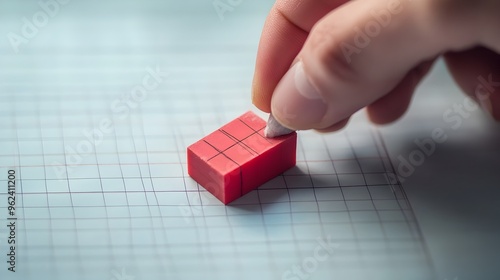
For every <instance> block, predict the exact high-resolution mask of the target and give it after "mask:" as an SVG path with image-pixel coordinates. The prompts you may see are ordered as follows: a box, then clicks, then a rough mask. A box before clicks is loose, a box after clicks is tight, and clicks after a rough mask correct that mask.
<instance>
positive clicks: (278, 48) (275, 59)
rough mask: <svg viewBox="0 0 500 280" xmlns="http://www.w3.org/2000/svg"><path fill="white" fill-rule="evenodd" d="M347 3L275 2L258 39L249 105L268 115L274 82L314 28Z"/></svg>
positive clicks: (328, 0)
mask: <svg viewBox="0 0 500 280" xmlns="http://www.w3.org/2000/svg"><path fill="white" fill-rule="evenodd" d="M346 2H348V0H277V1H276V3H275V4H274V6H273V7H272V9H271V11H270V12H269V15H268V16H267V19H266V23H265V25H264V30H263V31H262V36H261V39H260V44H259V50H258V53H257V61H256V65H255V73H254V79H253V84H252V101H253V103H254V104H255V106H257V108H259V109H260V110H262V111H264V112H270V111H271V96H272V94H273V91H274V89H275V88H276V86H277V85H278V82H279V81H280V80H281V78H282V77H283V76H284V75H285V73H286V72H287V71H288V69H289V68H290V65H291V64H292V62H293V60H294V59H295V57H296V56H297V54H298V53H299V51H300V50H301V49H302V46H303V45H304V42H305V41H306V39H307V36H308V35H309V32H310V31H311V29H312V27H313V26H314V24H315V23H316V22H317V21H318V20H320V19H321V18H322V17H324V16H325V15H326V14H327V13H329V12H330V11H332V10H333V9H335V8H337V7H339V6H340V5H342V4H344V3H346Z"/></svg>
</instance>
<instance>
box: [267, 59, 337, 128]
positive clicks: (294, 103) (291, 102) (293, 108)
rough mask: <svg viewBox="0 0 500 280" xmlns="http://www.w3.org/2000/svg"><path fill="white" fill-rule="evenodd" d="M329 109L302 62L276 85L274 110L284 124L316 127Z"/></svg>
mask: <svg viewBox="0 0 500 280" xmlns="http://www.w3.org/2000/svg"><path fill="white" fill-rule="evenodd" d="M326 110H327V105H326V103H325V101H324V100H323V98H322V96H321V95H320V94H319V92H318V91H317V90H316V88H315V87H314V86H313V85H312V84H311V82H310V81H309V78H308V77H307V75H306V73H305V72H304V67H303V64H302V62H300V61H299V62H297V63H296V64H295V65H294V66H293V67H292V68H290V70H288V72H287V73H286V74H285V76H284V77H283V78H282V79H281V81H280V83H279V84H278V86H277V87H276V89H275V91H274V94H273V99H272V112H273V115H274V116H275V117H276V119H277V120H278V121H279V122H280V123H282V124H283V125H284V126H286V127H288V128H291V129H295V130H299V129H310V128H316V125H317V124H318V123H320V122H321V120H322V119H323V117H324V115H325V113H326Z"/></svg>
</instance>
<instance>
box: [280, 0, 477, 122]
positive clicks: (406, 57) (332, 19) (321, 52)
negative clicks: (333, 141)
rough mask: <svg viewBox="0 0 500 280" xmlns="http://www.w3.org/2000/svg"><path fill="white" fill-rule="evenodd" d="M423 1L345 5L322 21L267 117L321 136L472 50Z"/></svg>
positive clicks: (378, 0) (470, 40)
mask: <svg viewBox="0 0 500 280" xmlns="http://www.w3.org/2000/svg"><path fill="white" fill-rule="evenodd" d="M430 2H432V0H422V1H411V0H391V1H387V0H374V1H351V2H349V3H347V4H345V5H344V6H342V7H340V8H338V9H336V10H334V11H332V12H331V13H329V14H328V15H326V16H325V17H324V18H323V19H321V20H320V21H319V22H318V23H317V24H316V25H315V26H314V28H313V29H312V31H311V33H310V35H309V37H308V39H307V40H306V42H305V44H304V47H303V48H302V50H301V51H300V53H299V55H298V56H297V58H296V63H295V64H294V65H293V66H292V67H291V68H290V69H289V71H288V72H287V73H286V74H285V76H284V77H283V78H282V79H281V81H280V83H279V84H278V86H277V87H276V89H275V91H274V93H273V97H272V100H271V111H272V113H273V115H274V117H275V118H276V119H277V120H278V121H279V122H280V123H281V124H283V125H284V126H286V127H288V128H292V129H311V128H313V129H320V130H328V129H329V128H332V127H335V124H337V123H339V122H341V121H342V120H346V119H348V118H349V117H350V116H351V115H352V114H353V113H355V112H356V111H358V110H359V109H361V108H363V107H365V106H367V105H369V104H372V103H374V102H375V101H377V100H378V99H380V98H382V97H383V96H385V95H386V94H388V93H389V92H391V91H393V90H397V89H400V88H408V87H401V86H399V87H398V85H399V84H400V83H404V81H405V80H408V79H405V77H407V75H408V74H409V73H413V72H415V71H412V69H414V68H416V67H417V66H419V65H421V64H422V63H423V62H425V61H428V60H432V59H433V58H434V57H436V56H437V55H439V54H440V53H441V52H443V51H444V50H446V49H461V48H466V47H469V46H470V45H471V44H473V38H469V37H467V34H474V32H473V31H471V32H468V31H467V30H465V29H464V28H463V27H456V26H455V28H457V30H458V28H462V29H464V30H461V32H462V34H465V35H461V36H457V35H456V33H457V32H449V31H448V30H447V29H448V27H449V26H450V24H449V23H447V22H445V21H444V20H441V19H437V18H438V17H437V16H436V13H433V12H432V8H431V7H430V6H432V5H430V4H428V3H430ZM448 34H453V35H448ZM420 72H421V71H420ZM421 76H423V75H421ZM419 78H421V77H419ZM411 91H412V92H413V88H411ZM393 93H394V92H392V93H391V96H393V95H394V94H393ZM410 94H411V93H410ZM400 99H401V98H400ZM395 100H398V99H397V98H395ZM403 103H404V102H403ZM406 105H407V103H405V104H402V105H401V106H406ZM396 106H397V104H396Z"/></svg>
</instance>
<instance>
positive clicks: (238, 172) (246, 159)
mask: <svg viewBox="0 0 500 280" xmlns="http://www.w3.org/2000/svg"><path fill="white" fill-rule="evenodd" d="M265 127H266V122H265V121H264V120H263V119H261V118H259V117H258V116H257V115H255V114H254V113H252V112H250V111H249V112H247V113H245V114H243V115H242V116H240V117H238V118H236V119H235V120H233V121H231V122H230V123H228V124H226V125H224V126H223V127H221V128H220V129H218V130H216V131H214V132H212V133H211V134H209V135H207V136H206V137H204V138H203V139H201V140H199V141H198V142H196V143H194V144H192V145H191V146H189V147H188V148H187V164H188V173H189V175H190V176H191V177H192V178H193V179H194V180H196V181H197V182H198V183H199V184H200V185H202V186H203V187H204V188H205V189H207V190H208V191H209V192H210V193H212V194H213V195H214V196H215V197H217V198H218V199H219V200H220V201H222V203H224V204H228V203H230V202H231V201H233V200H235V199H237V198H240V197H241V196H243V195H245V194H247V193H249V192H251V191H252V190H254V189H256V188H258V187H259V186H260V185H262V184H263V183H265V182H267V181H269V180H270V179H272V178H274V177H276V176H278V175H280V174H281V173H283V172H284V171H286V170H287V169H289V168H291V167H293V166H295V163H296V150H297V133H295V132H293V133H290V134H288V135H284V136H280V137H276V138H272V139H269V138H266V137H265V136H264V128H265Z"/></svg>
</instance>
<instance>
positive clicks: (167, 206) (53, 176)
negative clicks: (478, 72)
mask: <svg viewBox="0 0 500 280" xmlns="http://www.w3.org/2000/svg"><path fill="white" fill-rule="evenodd" d="M153 3H156V2H153ZM129 4H130V3H129ZM78 5H81V4H77V3H74V6H72V7H70V6H68V8H67V10H68V13H69V14H70V15H71V14H73V15H77V14H78V13H79V9H78ZM156 5H161V4H158V3H156ZM151 6H152V7H154V5H151ZM127 7H128V9H127V11H129V12H130V10H133V9H134V7H133V5H130V6H127ZM208 8H209V12H207V16H205V17H206V18H209V19H210V20H205V21H204V20H201V22H202V23H206V22H207V21H209V22H211V23H213V22H215V23H213V24H212V25H208V27H207V28H208V29H211V28H212V29H211V30H212V33H210V34H220V33H227V32H229V33H230V34H233V35H234V34H237V33H238V34H240V33H241V26H250V25H251V24H256V23H258V22H261V21H262V18H260V17H256V16H253V15H252V14H251V13H250V14H251V15H250V16H246V17H241V18H240V19H238V21H236V19H235V18H234V17H233V18H232V20H234V22H235V23H236V22H237V23H238V24H234V25H233V24H231V21H230V20H231V18H230V17H229V16H228V18H227V20H226V21H224V24H222V23H219V18H218V17H217V14H215V13H214V12H213V10H212V7H210V6H209V7H208ZM151 9H152V10H154V9H153V8H151ZM242 9H243V8H242ZM61 13H63V12H62V11H61ZM173 14H174V12H172V13H171V14H170V15H171V16H172V17H173ZM172 17H170V18H169V17H165V19H164V17H160V16H159V15H158V14H154V16H152V18H150V19H148V20H149V21H147V20H144V19H143V20H144V22H142V23H141V24H129V25H126V24H125V23H124V22H129V21H122V22H118V23H115V22H114V21H113V19H116V18H113V17H112V18H111V20H109V18H108V20H109V21H110V22H109V23H108V24H107V25H105V26H104V27H103V26H101V24H102V20H101V19H100V18H98V17H97V18H96V21H92V20H88V22H86V23H85V25H84V27H81V29H82V30H83V31H85V32H82V33H81V34H86V35H84V36H83V37H81V36H77V35H75V30H72V29H71V28H69V27H68V25H66V24H67V23H68V22H69V23H72V24H74V26H75V25H76V26H78V24H79V23H81V21H79V20H80V19H79V18H78V17H76V18H75V19H69V18H65V15H64V14H62V15H61V18H59V19H58V21H57V20H55V21H54V23H52V26H48V27H47V29H46V31H43V32H44V33H41V34H40V35H38V38H36V40H35V41H33V42H31V43H30V44H29V45H28V46H26V47H25V48H24V49H23V50H22V51H21V53H20V54H18V55H2V56H1V57H2V62H3V63H5V64H4V65H7V66H8V67H5V68H2V70H0V71H1V85H0V88H1V91H2V101H1V105H2V109H1V111H0V124H1V127H0V187H1V191H0V201H1V202H2V203H3V205H1V208H0V209H1V210H0V220H1V222H2V227H1V230H0V236H1V238H0V249H1V256H2V257H1V262H0V263H1V264H2V265H1V267H0V275H1V277H0V278H1V279H23V280H29V279H53V280H54V279H103V280H104V279H106V280H108V279H115V280H122V279H137V280H138V279H432V277H433V268H432V262H431V260H430V258H429V257H428V254H427V251H426V244H425V240H424V239H423V237H422V235H421V234H420V232H419V226H418V223H417V222H416V220H415V217H414V214H413V212H412V209H411V206H410V205H409V202H408V200H407V198H406V196H405V193H404V191H403V189H402V187H401V185H400V184H399V183H398V182H397V181H394V180H390V178H391V177H390V174H392V173H393V167H392V166H391V163H390V161H389V159H388V156H387V153H386V150H385V147H384V143H382V142H381V138H380V136H379V133H378V132H377V130H376V129H374V128H372V127H371V126H370V125H369V124H368V122H367V121H366V120H365V118H364V117H363V116H362V115H357V116H356V117H355V118H354V119H353V120H352V121H351V123H350V125H349V126H348V128H347V129H346V130H343V131H341V132H338V133H333V134H318V133H315V132H310V131H301V132H299V135H298V150H297V166H296V167H294V168H292V169H291V170H289V171H287V172H286V173H284V174H282V175H280V176H278V177H276V178H275V179H273V180H271V181H269V182H268V183H266V184H264V185H263V186H261V187H260V188H259V189H258V190H256V191H253V192H251V193H249V194H248V195H246V196H244V197H243V198H241V199H239V200H237V201H235V202H233V203H231V204H230V205H228V206H224V205H222V204H221V203H220V202H219V201H218V200H217V199H215V198H214V197H213V196H212V195H211V194H209V193H207V192H206V191H205V190H204V189H203V188H202V187H200V186H199V185H198V184H197V183H196V182H195V181H193V180H192V179H191V178H190V177H189V176H188V175H187V168H186V147H187V146H188V145H190V144H192V143H194V142H195V141H197V140H199V139H201V138H202V137H203V136H205V135H207V134H208V133H210V132H212V131H213V130H215V129H217V128H219V127H220V126H221V125H223V124H225V123H227V122H228V121H231V120H232V119H234V118H235V117H237V116H239V115H241V114H242V113H244V112H245V111H247V110H252V111H254V112H256V113H258V114H260V115H261V116H262V117H266V116H265V115H264V114H262V113H260V112H259V111H258V110H257V109H256V108H254V107H252V106H251V104H250V97H249V95H250V94H249V92H250V79H251V76H252V70H253V68H252V61H253V59H254V57H255V48H254V47H253V45H251V46H250V45H249V43H248V42H250V41H249V40H245V39H244V35H242V34H240V35H239V36H240V37H238V38H240V39H241V40H239V41H237V40H236V39H235V40H233V41H231V40H229V41H230V42H233V43H231V44H228V40H225V39H224V38H226V37H220V36H219V37H217V35H213V36H214V37H210V36H208V35H207V36H202V35H200V34H198V36H199V37H198V38H195V37H189V36H188V37H186V35H183V36H184V37H182V38H184V39H183V40H181V41H180V42H179V41H177V43H175V44H171V43H170V42H172V41H174V39H175V38H177V37H176V34H177V33H175V32H174V31H172V30H170V31H164V30H161V32H165V33H166V34H168V36H167V35H165V37H162V35H160V33H161V32H160V31H153V30H154V29H152V26H156V25H158V24H165V25H167V23H166V22H167V21H169V20H171V19H172ZM179 17H180V16H179ZM15 22H16V21H15V20H13V21H12V22H11V23H12V24H11V26H14V23H15ZM124 24H125V27H124ZM190 24H191V25H194V26H197V25H196V23H192V22H191V23H190ZM238 25H239V26H240V27H239V28H238ZM74 26H73V27H74ZM117 26H119V27H120V29H118V30H123V29H126V32H113V30H115V27H117ZM214 26H215V27H217V29H216V28H215V27H214ZM257 27H259V26H258V25H257V26H256V27H255V30H258V28H257ZM186 28H187V27H186ZM77 30H78V27H77ZM82 30H80V31H82ZM94 30H100V32H96V33H93V31H94ZM103 30H104V31H103ZM214 30H217V31H214ZM252 30H253V29H252ZM111 33H113V35H112V38H114V39H113V40H114V41H113V40H111V39H109V37H107V36H111V35H109V34H111ZM103 34H108V35H103ZM169 36H170V37H169ZM200 36H201V38H204V39H206V40H205V41H200ZM57 38H59V41H57V42H59V43H58V44H56V43H54V41H53V40H55V39H57ZM61 38H65V39H64V40H63V39H61ZM152 38H156V39H155V40H153V39H152ZM210 38H211V39H210ZM221 38H222V39H221ZM170 39H172V40H170ZM61 40H62V41H61ZM252 40H253V39H252ZM123 42H128V43H129V44H128V45H123V44H122V43H123ZM207 42H208V43H207ZM236 42H237V43H236ZM252 42H253V41H252ZM249 46H250V47H249ZM2 48H3V49H2V50H3V51H2V53H8V52H10V51H11V49H10V46H8V45H2ZM9 170H13V171H15V176H16V179H15V180H16V205H15V206H16V211H15V217H16V218H17V220H16V230H15V238H16V251H15V254H16V263H15V270H16V272H15V273H13V272H11V271H8V270H7V268H8V266H9V264H8V263H7V261H8V258H9V257H8V256H7V254H8V253H9V246H8V244H7V237H8V235H9V232H10V231H9V229H8V227H6V225H8V222H7V221H8V220H7V218H8V217H9V214H8V211H7V206H8V205H7V201H8V196H9V193H8V187H7V186H8V182H7V181H8V180H7V179H8V171H9ZM3 224H5V225H3Z"/></svg>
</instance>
